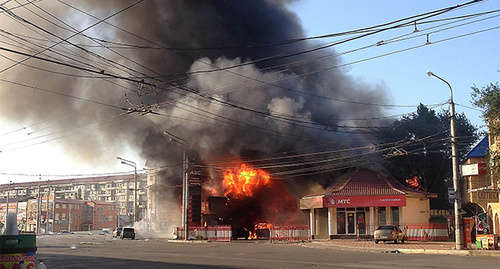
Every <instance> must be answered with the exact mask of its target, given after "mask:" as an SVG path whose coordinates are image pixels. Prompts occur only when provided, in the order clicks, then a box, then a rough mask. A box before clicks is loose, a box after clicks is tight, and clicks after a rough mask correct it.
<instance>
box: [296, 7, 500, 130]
mask: <svg viewBox="0 0 500 269" xmlns="http://www.w3.org/2000/svg"><path fill="white" fill-rule="evenodd" d="M465 2H466V1H450V0H447V1H428V0H424V1H408V0H399V1H388V0H383V1H361V0H336V1H329V0H304V1H299V2H296V3H294V4H293V5H292V8H293V10H294V11H295V12H296V13H297V14H298V16H299V17H300V20H301V21H302V25H303V27H304V29H305V30H306V32H307V35H308V36H316V35H323V34H328V33H336V32H344V31H348V30H355V29H359V28H364V27H370V26H374V25H378V24H382V23H386V22H390V21H394V20H397V19H400V18H404V17H408V16H412V15H417V14H421V13H425V12H428V11H433V10H438V9H441V8H445V7H451V6H456V5H459V4H463V3H465ZM495 9H500V1H494V0H491V1H482V2H479V3H477V4H474V5H471V6H468V7H465V8H461V9H458V10H455V11H451V12H448V13H445V14H443V15H440V16H437V17H434V18H433V19H443V18H448V17H455V16H462V15H467V14H474V13H480V12H486V11H491V10H495ZM492 15H498V14H496V13H495V14H492ZM482 18H483V17H482ZM467 22H469V21H467ZM462 23H464V22H462ZM434 25H436V24H432V26H434ZM429 26H430V25H417V28H418V29H419V30H424V29H425V28H427V27H429ZM499 26H500V17H495V18H492V19H488V20H484V21H482V22H477V23H471V24H470V25H467V26H462V27H457V28H455V29H451V30H448V31H441V32H437V33H434V34H430V36H429V40H430V41H431V42H433V41H437V40H442V39H447V38H452V37H456V36H459V35H463V34H467V33H472V32H476V31H479V30H486V29H489V28H492V27H499ZM413 30H414V29H413V28H412V27H409V28H403V29H397V30H391V31H388V32H384V33H380V34H377V35H374V36H371V37H367V38H362V39H360V40H359V41H354V42H348V43H346V44H343V45H341V46H338V47H336V50H337V52H344V51H349V50H352V49H356V48H359V47H363V46H366V45H370V44H375V43H376V42H378V41H381V40H388V39H390V38H394V37H396V36H399V35H403V34H407V33H410V32H412V31H413ZM421 32H424V31H421ZM499 37H500V29H495V30H491V31H487V32H483V33H479V34H475V35H470V36H466V37H462V38H457V39H452V40H449V41H445V42H438V43H436V44H433V43H431V44H430V45H427V46H423V47H420V48H416V49H413V50H409V51H404V52H400V53H397V54H394V55H389V56H384V57H381V58H378V59H373V60H369V61H365V62H361V63H355V64H352V65H349V67H348V69H347V70H348V74H350V75H351V76H353V77H355V78H357V79H362V80H364V81H366V82H369V83H374V84H380V85H385V86H386V87H387V89H388V93H389V96H392V97H393V102H394V104H395V105H414V107H413V108H411V107H408V108H406V107H405V108H397V109H394V110H393V111H394V113H393V114H401V113H407V112H411V111H414V110H415V107H416V106H417V105H418V104H419V103H420V102H421V103H423V104H425V105H431V104H437V103H441V102H444V101H446V100H448V99H449V97H450V91H449V88H448V86H447V85H446V84H445V83H443V82H441V81H439V80H438V79H436V78H434V77H429V76H427V71H432V72H433V73H435V74H436V75H438V76H440V77H442V78H443V79H445V80H447V81H448V82H449V83H450V84H451V85H452V87H453V91H454V100H455V103H457V104H458V105H457V112H458V113H465V114H466V116H467V117H468V118H469V119H470V120H471V122H472V123H473V124H474V125H477V126H484V124H485V123H484V121H483V120H482V118H481V117H480V115H481V113H480V112H479V111H476V110H473V109H469V108H466V107H463V106H459V105H465V106H469V107H472V105H471V103H470V101H471V95H470V94H471V86H473V85H476V86H480V87H482V86H486V85H488V84H489V83H494V82H497V81H499V80H500V79H499V78H500V49H499V48H500V38H499ZM426 41H427V37H426V36H425V35H423V36H421V37H417V38H414V39H411V40H407V41H403V42H396V43H393V44H388V45H384V46H378V47H374V48H370V49H365V50H362V51H359V52H354V53H350V54H346V55H344V56H343V57H342V58H343V62H344V63H350V62H354V61H359V60H363V59H367V58H370V57H375V56H378V55H382V54H385V53H390V52H394V51H397V50H402V49H407V48H410V47H413V46H418V45H421V44H424V43H426ZM441 108H443V109H446V110H448V109H449V107H448V106H447V105H446V106H443V107H438V108H436V110H441ZM483 129H484V128H483Z"/></svg>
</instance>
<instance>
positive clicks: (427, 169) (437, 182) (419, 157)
mask: <svg viewBox="0 0 500 269" xmlns="http://www.w3.org/2000/svg"><path fill="white" fill-rule="evenodd" d="M455 122H456V140H457V142H458V145H459V147H458V150H459V156H461V157H463V156H465V154H466V153H467V152H468V151H469V150H470V148H471V146H472V145H473V143H474V142H475V141H476V140H477V137H478V136H477V128H476V127H474V126H473V125H472V124H471V123H470V121H469V120H468V119H467V117H466V116H465V115H464V114H457V115H456V121H455ZM378 140H379V141H380V142H381V143H394V142H398V141H399V142H398V143H397V144H395V145H394V148H395V149H398V150H399V152H406V153H407V154H406V155H403V156H389V157H390V158H387V161H386V162H385V164H384V166H385V167H386V169H388V170H389V172H390V173H391V174H392V175H393V176H394V177H396V178H397V179H398V180H400V181H401V182H403V183H406V180H409V179H417V181H418V183H419V184H420V186H421V187H422V189H423V190H425V191H428V192H433V193H437V194H438V199H437V200H435V201H431V203H432V206H433V207H434V208H444V207H447V206H448V205H449V203H448V197H447V190H448V187H450V186H451V185H452V174H453V172H452V162H451V139H450V114H449V112H447V111H443V112H440V113H436V111H434V110H432V109H429V108H427V107H426V106H425V105H423V104H420V105H419V106H418V107H417V112H416V113H412V114H411V115H409V116H404V117H402V118H401V119H397V120H395V121H394V122H393V123H392V125H391V127H390V128H389V129H387V130H385V131H383V132H382V133H380V135H379V136H378ZM412 183H414V180H413V181H412Z"/></svg>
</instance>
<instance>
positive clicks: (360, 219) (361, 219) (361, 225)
mask: <svg viewBox="0 0 500 269" xmlns="http://www.w3.org/2000/svg"><path fill="white" fill-rule="evenodd" d="M356 220H357V223H358V230H359V234H366V222H365V212H364V211H363V212H359V211H358V212H356Z"/></svg>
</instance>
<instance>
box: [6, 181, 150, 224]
mask: <svg viewBox="0 0 500 269" xmlns="http://www.w3.org/2000/svg"><path fill="white" fill-rule="evenodd" d="M134 186H135V180H134V174H128V175H118V176H103V177H90V178H72V179H62V180H39V181H36V182H23V183H10V184H2V185H0V207H1V208H0V222H2V223H5V219H6V213H7V204H8V207H9V210H8V211H9V212H11V213H12V212H17V213H18V222H19V223H20V224H21V223H23V222H24V225H25V226H24V227H26V228H25V229H27V230H29V231H35V230H36V227H37V221H40V224H39V225H40V232H42V231H45V230H46V231H55V232H58V230H71V231H81V230H89V229H90V230H92V229H102V228H109V227H115V226H116V225H120V226H125V225H131V224H132V222H133V217H134V216H133V214H134V193H135V192H134ZM147 189H148V187H147V181H146V175H145V174H137V191H136V193H137V220H142V219H143V218H144V217H145V216H146V214H147V213H146V212H147V201H148V199H147ZM54 196H55V200H54V199H53V197H54ZM38 204H40V213H39V212H38ZM58 207H59V208H58ZM54 208H55V211H54ZM70 211H72V212H71V214H70ZM54 212H55V216H54V215H52V214H53V213H54ZM113 212H114V213H113ZM38 214H40V218H38ZM89 214H92V216H93V218H95V219H96V222H94V221H89ZM70 216H73V218H70ZM52 220H53V222H52ZM52 224H53V226H52V227H51V225H52Z"/></svg>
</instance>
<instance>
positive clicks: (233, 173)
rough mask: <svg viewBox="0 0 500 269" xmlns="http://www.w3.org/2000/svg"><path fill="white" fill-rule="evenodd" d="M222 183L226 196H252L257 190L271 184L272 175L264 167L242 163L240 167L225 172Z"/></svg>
mask: <svg viewBox="0 0 500 269" xmlns="http://www.w3.org/2000/svg"><path fill="white" fill-rule="evenodd" d="M223 176H224V179H223V180H222V185H223V186H224V189H225V191H226V192H225V194H224V195H225V196H226V197H228V196H233V197H237V196H239V197H241V196H245V197H250V196H253V195H254V193H255V191H256V190H258V189H260V188H262V187H263V186H266V185H268V184H269V180H270V178H271V177H270V176H269V174H268V173H266V172H265V171H264V170H262V169H254V168H252V167H250V166H249V165H246V164H242V165H241V167H240V168H237V169H228V170H226V172H224V173H223Z"/></svg>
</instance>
